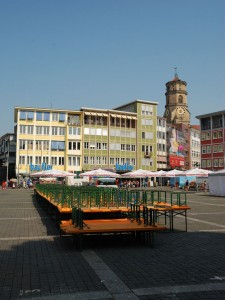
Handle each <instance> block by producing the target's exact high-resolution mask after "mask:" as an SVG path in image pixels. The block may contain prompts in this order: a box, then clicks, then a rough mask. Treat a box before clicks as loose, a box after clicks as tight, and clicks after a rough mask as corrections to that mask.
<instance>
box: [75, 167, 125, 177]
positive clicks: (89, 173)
mask: <svg viewBox="0 0 225 300" xmlns="http://www.w3.org/2000/svg"><path fill="white" fill-rule="evenodd" d="M79 176H80V177H84V176H90V177H114V178H117V177H120V175H119V174H117V173H114V172H110V171H107V170H103V169H101V168H100V169H96V170H92V171H87V172H84V173H81V174H80V175H79Z"/></svg>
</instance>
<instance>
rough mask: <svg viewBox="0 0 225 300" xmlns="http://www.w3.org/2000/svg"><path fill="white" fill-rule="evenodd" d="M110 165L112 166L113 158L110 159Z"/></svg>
mask: <svg viewBox="0 0 225 300" xmlns="http://www.w3.org/2000/svg"><path fill="white" fill-rule="evenodd" d="M110 165H114V157H110Z"/></svg>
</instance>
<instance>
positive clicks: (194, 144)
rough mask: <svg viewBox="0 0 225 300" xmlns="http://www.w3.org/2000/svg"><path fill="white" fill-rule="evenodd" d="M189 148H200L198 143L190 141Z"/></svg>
mask: <svg viewBox="0 0 225 300" xmlns="http://www.w3.org/2000/svg"><path fill="white" fill-rule="evenodd" d="M191 146H192V147H193V148H199V147H200V141H196V140H192V141H191Z"/></svg>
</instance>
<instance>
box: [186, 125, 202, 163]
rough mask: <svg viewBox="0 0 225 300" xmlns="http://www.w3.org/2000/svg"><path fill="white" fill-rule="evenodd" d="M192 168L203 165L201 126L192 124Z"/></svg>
mask: <svg viewBox="0 0 225 300" xmlns="http://www.w3.org/2000/svg"><path fill="white" fill-rule="evenodd" d="M189 145H190V169H193V168H200V167H201V146H200V126H199V125H191V126H190V143H189Z"/></svg>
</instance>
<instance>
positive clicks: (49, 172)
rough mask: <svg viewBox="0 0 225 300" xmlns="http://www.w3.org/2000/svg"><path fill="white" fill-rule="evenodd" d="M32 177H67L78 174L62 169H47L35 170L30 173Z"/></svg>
mask: <svg viewBox="0 0 225 300" xmlns="http://www.w3.org/2000/svg"><path fill="white" fill-rule="evenodd" d="M30 176H31V177H67V176H76V174H73V173H70V172H66V171H60V170H45V171H40V172H35V173H31V174H30Z"/></svg>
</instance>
